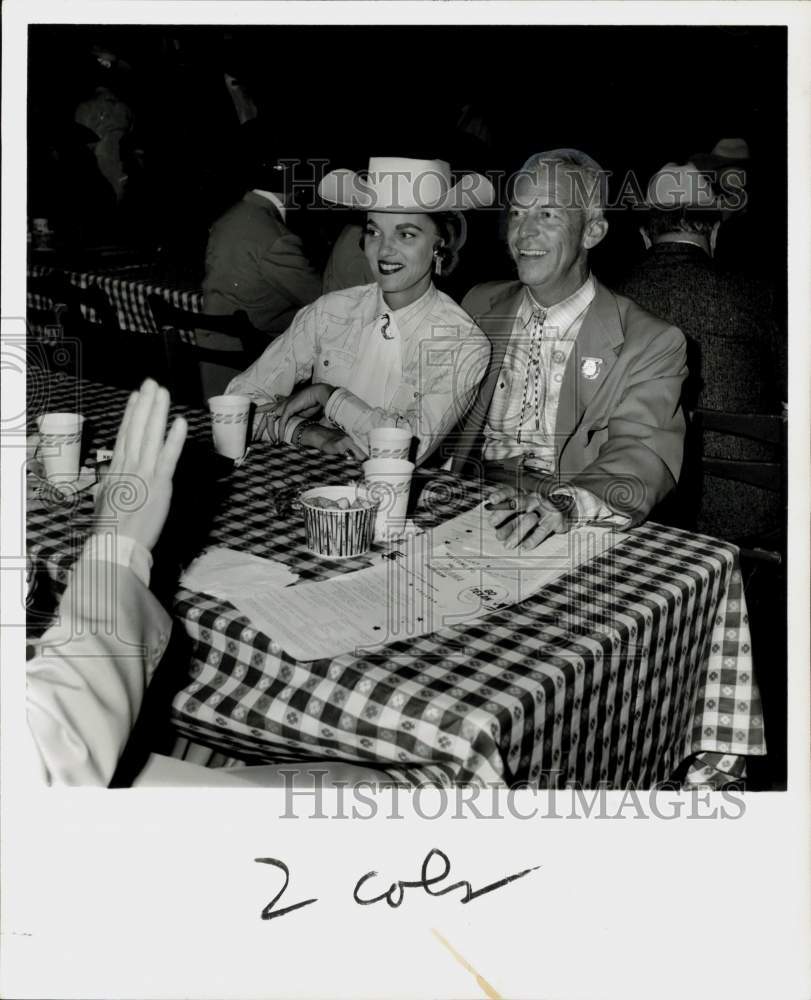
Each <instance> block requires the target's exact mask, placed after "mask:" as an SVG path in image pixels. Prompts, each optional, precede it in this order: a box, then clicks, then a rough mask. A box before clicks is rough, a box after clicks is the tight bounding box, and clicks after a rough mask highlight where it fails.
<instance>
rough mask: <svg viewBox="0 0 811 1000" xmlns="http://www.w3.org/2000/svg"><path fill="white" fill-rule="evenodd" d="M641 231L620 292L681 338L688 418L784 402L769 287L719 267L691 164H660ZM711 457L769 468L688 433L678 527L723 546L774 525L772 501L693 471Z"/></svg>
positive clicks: (780, 342)
mask: <svg viewBox="0 0 811 1000" xmlns="http://www.w3.org/2000/svg"><path fill="white" fill-rule="evenodd" d="M647 206H648V213H647V217H646V219H645V223H644V226H643V227H642V230H641V232H642V237H643V240H644V242H645V246H646V248H647V249H646V253H645V256H644V257H643V258H642V259H641V260H640V261H639V262H638V263H637V264H636V265H635V266H634V267H633V268H632V269H631V270H630V271H629V272H628V273H627V274H626V276H625V277H624V278H623V279H622V280H621V281H620V282H619V283H618V288H619V290H620V291H621V292H622V293H623V294H625V295H628V296H629V297H630V298H632V299H633V300H634V301H635V302H638V303H639V304H640V305H642V306H644V307H645V308H646V309H649V310H650V311H651V312H652V313H654V314H655V315H657V316H660V317H662V319H664V320H667V321H668V322H669V323H673V324H675V325H677V326H679V327H680V328H681V330H683V331H684V334H685V335H686V337H687V360H688V368H689V372H690V374H689V376H688V378H687V381H686V382H685V386H684V403H685V406H686V408H687V411H688V413H690V412H692V411H693V410H694V409H696V407H702V408H706V409H711V410H725V411H727V412H734V413H777V412H779V409H780V400H781V399H785V395H784V393H785V377H786V375H785V371H784V370H783V371H781V368H782V367H783V366H782V365H781V357H784V344H785V337H783V336H781V335H780V333H779V330H778V325H777V318H776V317H777V314H776V311H775V307H774V297H773V292H772V289H771V286H770V285H769V284H768V283H767V282H766V281H764V280H763V279H756V278H754V277H744V276H743V275H742V274H739V273H737V272H733V271H728V270H726V269H724V268H721V267H719V266H718V264H717V262H716V260H715V259H714V257H713V251H714V248H715V246H716V240H717V239H719V238H720V237H719V231H720V233H723V228H724V226H726V225H727V224H728V223H727V221H726V220H725V218H724V212H723V210H722V206H721V203H720V202H719V199H718V197H717V196H716V194H715V192H714V190H713V188H712V186H711V183H710V180H709V178H708V177H706V176H705V174H704V173H703V172H700V171H699V170H698V169H697V167H696V165H695V164H693V163H692V162H688V163H685V164H676V163H667V164H665V166H664V167H662V168H661V170H659V171H657V173H656V174H655V175H654V176H653V177H652V178H651V180H650V183H649V185H648V192H647ZM702 450H703V453H704V454H706V455H707V456H710V457H713V458H727V459H735V460H757V459H762V460H763V459H765V460H774V458H775V456H774V455H772V454H770V452H769V451H768V449H767V448H766V446H764V445H760V444H758V443H756V442H754V441H750V440H747V439H745V438H735V437H732V436H731V435H718V434H712V433H710V432H707V434H705V436H704V443H703V448H702V444H701V442H699V441H695V442H693V441H692V440H691V438H690V436H689V434H688V449H687V461H686V462H685V473H684V476H683V477H682V482H681V483H680V488H679V494H678V499H679V500H680V507H681V511H680V512H679V513H681V514H682V515H683V516H684V521H683V523H684V524H685V526H687V527H692V528H695V529H697V530H699V531H702V532H705V533H707V534H711V535H717V536H720V537H722V538H729V537H736V538H744V537H746V536H749V535H755V534H758V533H759V532H762V531H763V530H764V529H766V528H767V527H768V526H770V525H771V526H774V524H775V522H776V521H777V520H778V519H779V516H780V515H779V511H778V506H779V499H778V496H777V494H775V493H770V492H768V491H766V490H763V489H759V488H758V487H756V486H751V485H747V484H741V483H733V482H731V481H729V480H724V479H718V478H717V477H712V476H706V477H704V478H703V484H702V477H701V473H700V459H701V453H702Z"/></svg>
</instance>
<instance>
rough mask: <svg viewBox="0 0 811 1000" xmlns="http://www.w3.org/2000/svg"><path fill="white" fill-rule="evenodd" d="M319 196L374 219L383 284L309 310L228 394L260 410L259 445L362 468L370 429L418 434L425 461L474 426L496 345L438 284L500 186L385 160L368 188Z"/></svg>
mask: <svg viewBox="0 0 811 1000" xmlns="http://www.w3.org/2000/svg"><path fill="white" fill-rule="evenodd" d="M319 194H320V195H321V197H322V198H324V200H325V201H329V202H331V203H334V204H338V205H342V206H344V207H348V208H354V209H356V210H357V209H362V208H366V209H367V215H366V223H365V226H364V231H363V243H364V253H365V255H366V260H367V262H368V265H369V267H370V269H371V271H372V273H373V275H374V283H373V284H367V285H361V286H358V287H355V288H349V289H345V290H343V291H337V292H332V293H330V294H329V295H324V296H322V297H321V298H319V299H318V300H317V301H316V302H314V303H313V304H312V305H311V306H308V307H307V308H305V309H303V310H302V311H301V312H299V313H298V314H297V316H296V317H295V319H294V321H293V323H292V324H291V325H290V327H289V329H288V330H287V331H286V332H285V333H284V335H283V336H281V337H279V338H277V339H276V340H275V341H274V342H273V343H272V344H271V345H270V346H269V347H268V348H267V350H266V351H265V353H264V354H263V355H262V356H261V357H260V358H259V359H258V360H257V361H256V362H255V363H254V364H253V365H252V366H251V367H250V368H249V369H248V370H247V371H245V372H244V373H243V374H242V375H239V376H238V377H237V378H235V379H234V380H233V381H232V382H231V383H230V385H229V387H228V391H229V392H232V393H240V394H243V395H247V396H250V397H251V398H252V399H254V400H255V401H256V402H257V403H258V404H259V406H258V411H259V417H260V419H259V421H258V423H257V424H256V426H255V428H254V436H255V437H259V438H264V439H269V440H273V441H281V440H286V441H288V442H289V443H291V444H293V445H294V446H301V445H303V446H307V447H314V448H319V449H321V450H322V451H325V452H327V453H332V454H340V453H345V452H349V453H351V454H353V455H355V456H357V457H363V456H364V455H366V454H368V450H369V447H368V435H369V431H370V430H372V429H373V428H375V427H382V426H389V427H408V428H409V429H410V430H411V433H412V435H413V436H416V437H417V438H418V446H417V453H416V457H417V460H418V461H420V462H421V461H424V460H425V459H426V458H428V457H429V456H430V455H431V454H432V453H433V452H434V451H435V450H436V448H437V447H438V446H439V444H440V442H441V441H442V439H443V438H444V437H445V435H446V434H447V433H448V432H449V431H450V430H451V429H452V428H453V427H454V426H455V424H456V423H457V422H458V421H459V420H460V419H462V417H463V416H464V414H465V412H466V411H467V409H468V407H469V406H470V404H471V402H472V400H473V397H474V395H475V393H476V390H477V387H478V384H479V381H480V379H481V377H482V375H483V373H484V370H485V368H486V365H487V359H488V357H489V344H488V342H487V339H486V338H485V337H484V335H483V334H482V332H481V331H480V330H479V329H478V328H477V327H476V325H475V324H474V323H473V322H472V320H471V319H470V317H469V316H468V315H467V313H465V312H464V310H462V309H461V308H460V307H459V306H458V305H456V303H455V302H453V300H452V299H450V298H449V297H448V296H447V295H445V294H444V293H443V292H441V291H439V290H438V289H437V288H435V286H434V283H433V277H434V275H435V274H445V273H447V272H448V270H449V269H450V268H452V267H453V266H454V264H455V261H456V258H457V254H458V251H459V248H460V247H461V245H462V243H463V242H464V233H465V223H464V217H463V216H462V214H461V212H462V211H464V210H465V209H468V208H473V207H477V206H484V205H489V204H490V203H491V202H492V199H493V188H492V185H491V184H490V182H489V181H488V180H487V179H486V178H485V177H483V176H482V175H479V174H468V175H465V176H464V177H462V178H461V179H460V180H459V181H458V182H457V183H456V184H453V183H452V181H451V173H450V166H449V164H448V163H446V162H445V161H442V160H417V159H407V158H394V157H377V158H372V159H371V160H370V161H369V171H368V174H367V175H366V176H365V177H362V176H361V175H359V174H356V173H354V172H352V171H348V170H334V171H332V172H330V173H329V174H327V175H326V176H325V177H324V178H323V179H322V181H321V184H320V186H319ZM307 380H311V384H310V385H307V386H306V387H304V388H301V385H302V383H305V382H306V381H307ZM297 387H298V388H297Z"/></svg>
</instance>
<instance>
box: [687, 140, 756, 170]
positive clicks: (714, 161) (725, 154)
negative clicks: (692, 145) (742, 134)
mask: <svg viewBox="0 0 811 1000" xmlns="http://www.w3.org/2000/svg"><path fill="white" fill-rule="evenodd" d="M690 160H691V162H692V163H695V165H696V166H697V167H698V168H699V170H724V169H726V168H727V167H741V166H743V165H744V164H747V163H749V144H748V143H747V141H746V139H719V140H718V142H716V144H715V145H714V146H713V148H712V151H711V152H709V153H693V155H692V156H691V157H690Z"/></svg>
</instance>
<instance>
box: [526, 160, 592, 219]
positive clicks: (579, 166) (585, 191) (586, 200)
mask: <svg viewBox="0 0 811 1000" xmlns="http://www.w3.org/2000/svg"><path fill="white" fill-rule="evenodd" d="M541 164H546V165H548V166H550V167H552V169H553V170H554V168H555V167H562V168H564V169H565V170H569V171H575V172H576V173H577V174H578V175H579V177H580V178H581V181H580V183H579V184H578V183H575V191H574V194H575V195H576V196H580V195H582V196H583V198H582V203H581V198H580V197H578V198H577V200H578V204H577V205H575V206H569V207H577V208H583V209H586V210H587V211H588V213H589V218H591V219H601V218H602V217H603V212H604V209H605V207H606V205H607V204H608V175H607V173H606V171H605V170H603V168H602V167H601V166H600V164H599V163H597V161H596V160H593V159H592V158H591V157H590V156H589V155H588V154H587V153H583V152H582V151H581V150H579V149H550V150H547V151H546V152H543V153H535V154H534V155H533V156H530V158H529V159H528V160H527V162H526V163H525V164H524V166H523V167H522V168H521V170H520V172H519V173H518V174H517V175H516V177H514V178H513V184H512V186H511V190H510V200H512V198H513V194H514V190H515V182H516V181H517V180H518V178H520V177H521V176H522V175H523V174H534V173H537V172H538V167H539V166H540V165H541Z"/></svg>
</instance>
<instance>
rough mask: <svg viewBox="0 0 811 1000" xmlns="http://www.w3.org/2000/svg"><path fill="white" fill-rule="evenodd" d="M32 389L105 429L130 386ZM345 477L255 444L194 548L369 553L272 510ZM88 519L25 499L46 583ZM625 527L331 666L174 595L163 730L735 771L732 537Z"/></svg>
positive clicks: (555, 773) (331, 564) (430, 516)
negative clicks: (558, 573) (481, 612)
mask: <svg viewBox="0 0 811 1000" xmlns="http://www.w3.org/2000/svg"><path fill="white" fill-rule="evenodd" d="M118 397H120V406H113V405H111V399H118ZM48 398H49V403H48V408H55V407H57V406H59V408H67V407H69V408H73V407H74V406H76V405H77V399H78V400H79V403H78V405H79V406H80V408H81V412H83V413H85V414H86V415H87V416H88V417H90V419H91V420H92V421H93V422H94V425H95V426H96V427H97V430H98V433H99V435H100V436H101V437H104V438H105V439H106V440H109V439H110V438H111V437H112V436H113V435H114V433H115V429H116V427H117V423H118V420H119V418H120V414H121V411H122V410H123V405H124V401H125V398H126V394H125V393H121V392H120V391H119V390H109V389H107V388H106V387H102V386H94V385H93V384H92V383H88V382H77V381H76V380H73V379H68V378H65V379H63V380H62V381H61V383H59V384H58V385H53V386H52V387H51V390H50V393H49V396H48ZM179 412H186V413H187V414H188V416H189V419H190V426H191V432H192V435H194V436H205V435H208V434H209V424H208V417H207V415H206V414H203V413H195V412H191V413H189V412H188V411H179ZM359 475H360V470H359V467H358V466H357V465H356V464H355V463H354V462H350V461H348V460H346V459H343V458H338V457H330V456H325V455H322V454H321V453H319V452H315V451H311V450H304V451H298V452H297V451H293V450H292V449H289V448H286V447H276V448H274V447H272V446H270V445H259V446H254V447H253V449H252V452H251V454H250V455H249V457H248V459H247V460H246V461H245V463H244V464H243V465H242V466H241V467H240V468H238V469H236V470H234V472H233V473H232V474H231V476H230V478H229V480H228V483H229V487H228V490H227V494H226V499H225V501H224V504H223V506H222V507H221V509H220V510H219V511H218V512H217V514H216V516H215V517H214V520H213V524H212V526H211V531H210V536H209V543H210V544H216V545H227V546H230V547H232V548H236V549H243V550H246V551H249V552H252V553H254V554H256V555H260V556H266V557H268V558H271V559H277V560H279V561H281V562H284V563H286V564H288V565H289V566H290V567H291V568H292V569H293V570H295V571H297V572H299V573H300V574H301V578H302V579H327V578H329V577H331V576H334V575H335V574H338V573H345V572H350V571H351V570H354V569H358V568H361V567H362V566H364V565H368V564H369V562H368V558H367V557H362V558H358V559H351V560H345V561H341V562H336V561H330V560H324V559H320V558H318V557H317V556H315V555H313V554H312V553H310V552H308V550H307V549H306V548H305V545H304V529H303V524H302V523H301V522H300V519H299V518H298V517H296V516H295V515H291V514H289V513H288V512H286V503H287V500H288V499H289V497H290V495H291V494H292V493H294V492H295V491H297V490H299V489H304V488H306V487H309V486H315V485H323V484H326V483H340V482H346V481H347V480H348V479H350V478H355V477H358V476H359ZM481 496H482V493H481V488H480V486H478V485H474V484H472V483H469V482H462V481H460V480H458V479H456V478H454V477H452V476H451V475H450V474H448V473H439V474H438V475H437V477H436V478H435V479H434V480H432V481H431V482H430V483H429V485H428V486H427V487H426V489H425V490H424V491H423V494H422V498H421V506H420V509H419V510H418V512H417V515H416V516H415V520H417V522H418V523H420V524H422V526H424V527H428V526H430V525H432V524H437V523H439V522H440V521H442V520H445V519H447V518H448V517H450V516H453V515H454V514H457V513H459V512H461V511H463V510H465V509H468V508H470V507H471V506H473V505H474V504H476V503H478V502H479V501H480V499H481ZM88 515H89V501H87V500H86V499H83V500H81V501H79V504H78V506H77V507H76V509H75V510H74V511H72V512H63V513H58V512H57V513H54V512H51V511H43V510H37V509H32V510H31V511H30V512H29V553H30V554H31V555H32V556H34V557H35V558H36V560H37V562H38V564H39V565H40V566H41V567H45V568H47V570H48V572H49V574H50V575H51V576H52V577H53V578H55V579H57V580H59V581H60V582H61V584H64V582H65V580H66V578H67V571H68V567H69V565H70V562H71V561H72V559H73V558H74V557H75V553H76V551H77V550H78V545H79V544H80V541H81V537H82V536H83V533H84V532H85V531H87V530H88V528H89V517H88ZM72 526H73V529H74V533H75V535H76V537H75V539H74V540H73V543H72V544H71V543H69V541H68V539H69V537H70V533H71V527H72ZM631 536H632V537H631V538H630V539H629V540H628V541H626V542H623V543H621V544H619V545H618V546H616V547H615V548H613V549H612V550H610V551H609V552H608V553H607V554H606V555H605V556H603V557H601V558H599V559H597V560H595V561H593V562H591V563H589V564H586V565H584V566H581V567H580V568H579V569H578V570H576V571H575V572H573V573H571V574H569V575H567V576H564V577H563V578H561V579H560V580H558V581H557V582H556V583H554V584H552V585H550V586H548V587H545V588H544V589H543V590H541V591H540V592H539V593H538V594H536V595H535V596H534V597H532V598H531V599H529V600H527V601H525V602H523V603H522V604H520V605H516V606H514V607H512V608H509V609H507V610H503V611H500V612H498V613H496V614H493V615H491V616H489V617H487V618H485V619H483V620H481V621H479V622H477V623H475V624H474V625H469V626H466V627H460V626H456V627H449V628H443V629H441V630H439V631H437V632H435V633H432V634H431V635H428V636H423V637H420V638H415V639H404V640H403V641H401V642H396V643H394V644H392V645H389V646H386V647H384V648H382V649H379V650H376V651H363V652H359V653H358V654H357V655H354V654H346V655H343V656H339V657H336V658H334V659H331V660H329V659H323V660H316V661H313V662H298V661H295V660H293V659H292V658H291V657H289V656H288V655H287V654H286V653H284V652H283V651H282V650H281V648H280V647H279V646H278V645H277V644H276V643H275V642H274V641H273V637H272V636H267V635H264V634H262V633H261V632H258V631H257V630H256V629H255V628H254V627H253V626H252V625H251V623H250V622H249V621H248V620H247V619H246V618H245V617H243V616H241V615H240V614H239V613H238V612H237V611H236V610H235V609H234V608H233V607H232V606H231V605H230V604H226V603H223V602H222V601H219V600H216V599H215V598H213V597H209V596H206V595H204V594H197V593H192V592H190V591H188V590H180V591H179V592H178V594H177V599H176V604H175V608H174V613H175V615H176V617H177V618H179V619H180V621H181V622H182V623H183V626H184V628H185V630H186V632H187V633H188V635H189V637H190V638H191V640H192V660H191V663H190V666H189V683H187V684H186V685H185V687H184V688H183V690H182V691H180V693H179V694H178V695H177V696H176V697H175V699H174V703H173V719H174V725H175V726H176V728H177V730H178V732H179V733H180V734H181V735H182V736H183V737H186V738H188V739H190V740H193V741H195V742H196V743H202V744H204V745H206V746H207V747H210V748H212V749H214V750H216V751H220V752H221V753H223V754H228V755H231V756H232V757H237V758H240V759H242V760H245V761H247V762H250V763H259V762H270V761H279V760H287V759H289V760H295V761H299V762H306V761H308V760H324V759H327V758H330V757H332V758H336V759H348V760H353V761H357V762H359V763H363V764H367V765H369V766H377V767H381V766H382V767H384V768H385V769H386V770H388V771H389V772H390V773H391V774H392V775H393V776H395V777H402V778H403V780H407V781H412V782H413V781H414V780H415V775H416V778H417V780H419V779H423V780H429V781H434V782H439V783H442V784H448V783H449V782H451V781H455V782H472V783H504V782H506V783H510V784H513V783H516V782H521V781H527V782H529V783H530V784H532V785H540V786H541V787H544V786H548V785H550V784H555V785H562V784H564V783H566V782H572V781H580V782H581V783H582V784H583V785H584V786H585V787H594V786H596V785H597V784H598V783H599V782H604V783H608V784H609V785H611V786H613V787H626V786H627V785H629V784H630V783H633V784H634V785H635V786H636V787H650V786H651V785H652V784H654V783H656V782H660V781H664V780H667V779H668V778H669V777H670V776H671V775H672V774H673V772H674V771H675V770H676V768H677V767H678V766H679V765H680V764H682V762H684V761H685V760H687V759H688V758H691V757H695V756H696V755H699V756H697V757H696V759H695V763H694V766H693V767H692V769H691V771H690V776H689V778H688V782H692V783H696V784H702V785H707V784H713V783H722V782H723V781H724V780H733V779H735V778H737V777H739V776H740V774H742V773H743V758H742V756H741V755H748V754H753V755H762V754H764V753H765V743H764V737H763V720H762V712H761V707H760V697H759V692H758V688H757V684H756V682H755V678H754V676H753V672H752V662H751V649H750V639H749V628H748V619H747V616H746V606H745V601H744V597H743V592H742V588H741V580H740V573H739V571H738V559H737V551H736V550H735V548H734V547H733V546H730V545H727V544H725V543H722V542H720V541H717V540H715V539H710V538H707V537H703V536H699V535H693V534H689V533H687V532H683V531H679V530H676V529H673V528H667V527H663V526H661V525H657V524H647V525H643V526H641V527H639V528H636V529H633V531H632V532H631ZM705 768H712V771H711V772H708V771H705Z"/></svg>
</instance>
